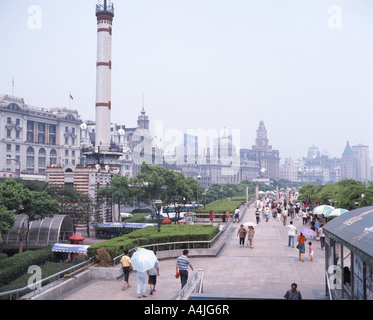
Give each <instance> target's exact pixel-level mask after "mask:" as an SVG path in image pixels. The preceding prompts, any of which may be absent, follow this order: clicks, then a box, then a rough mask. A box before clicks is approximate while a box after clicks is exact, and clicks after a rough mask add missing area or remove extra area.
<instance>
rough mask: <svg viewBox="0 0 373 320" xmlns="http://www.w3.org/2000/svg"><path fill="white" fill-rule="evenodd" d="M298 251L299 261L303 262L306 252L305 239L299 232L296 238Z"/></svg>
mask: <svg viewBox="0 0 373 320" xmlns="http://www.w3.org/2000/svg"><path fill="white" fill-rule="evenodd" d="M297 240H298V246H297V248H298V250H299V261H300V260H301V258H302V261H303V262H304V253H305V251H306V247H305V242H306V240H307V239H306V237H305V236H304V235H303V233H302V232H301V233H300V235H299V236H298V239H297Z"/></svg>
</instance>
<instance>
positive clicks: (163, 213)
mask: <svg viewBox="0 0 373 320" xmlns="http://www.w3.org/2000/svg"><path fill="white" fill-rule="evenodd" d="M201 207H202V205H201V204H198V205H197V204H186V205H183V206H182V207H181V209H180V215H179V218H184V215H185V214H186V213H189V212H193V211H195V210H198V209H199V208H201ZM167 209H168V215H167ZM159 214H160V218H161V219H164V218H168V217H169V218H170V219H172V218H175V217H176V215H177V212H176V208H175V205H173V204H172V205H169V206H167V207H164V206H162V208H161V210H160V212H159ZM155 218H157V213H155V212H154V213H153V214H149V215H147V216H146V217H145V219H155Z"/></svg>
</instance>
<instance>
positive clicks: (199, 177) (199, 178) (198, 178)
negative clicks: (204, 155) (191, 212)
mask: <svg viewBox="0 0 373 320" xmlns="http://www.w3.org/2000/svg"><path fill="white" fill-rule="evenodd" d="M199 180H201V176H200V175H198V176H197V197H196V199H197V201H196V205H197V209H198V181H199Z"/></svg>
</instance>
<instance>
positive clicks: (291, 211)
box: [289, 205, 294, 220]
mask: <svg viewBox="0 0 373 320" xmlns="http://www.w3.org/2000/svg"><path fill="white" fill-rule="evenodd" d="M289 214H290V219H291V220H294V207H293V205H291V206H290V209H289Z"/></svg>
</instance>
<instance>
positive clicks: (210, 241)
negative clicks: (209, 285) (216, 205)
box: [113, 220, 232, 265]
mask: <svg viewBox="0 0 373 320" xmlns="http://www.w3.org/2000/svg"><path fill="white" fill-rule="evenodd" d="M231 223H232V220H229V221H228V222H227V224H226V225H225V226H224V228H223V229H222V230H220V231H219V232H218V234H217V235H216V236H215V237H214V238H212V239H211V240H204V241H177V242H163V243H153V244H146V245H142V246H138V247H136V248H149V247H159V246H167V245H168V246H169V248H170V247H172V246H173V247H174V250H176V249H175V247H176V245H180V244H188V249H189V244H193V249H194V245H195V244H207V245H208V246H207V247H208V248H211V246H212V244H213V243H214V242H215V241H216V239H217V238H218V237H220V235H221V234H222V233H224V231H225V230H226V229H227V228H228V226H229V225H230V224H231ZM136 248H132V249H130V250H128V252H129V253H131V252H132V251H134V250H135V249H136ZM169 250H171V249H169ZM123 256H124V253H122V254H120V255H119V256H116V257H114V258H113V262H114V265H116V264H118V263H119V260H120V258H122V257H123Z"/></svg>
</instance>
